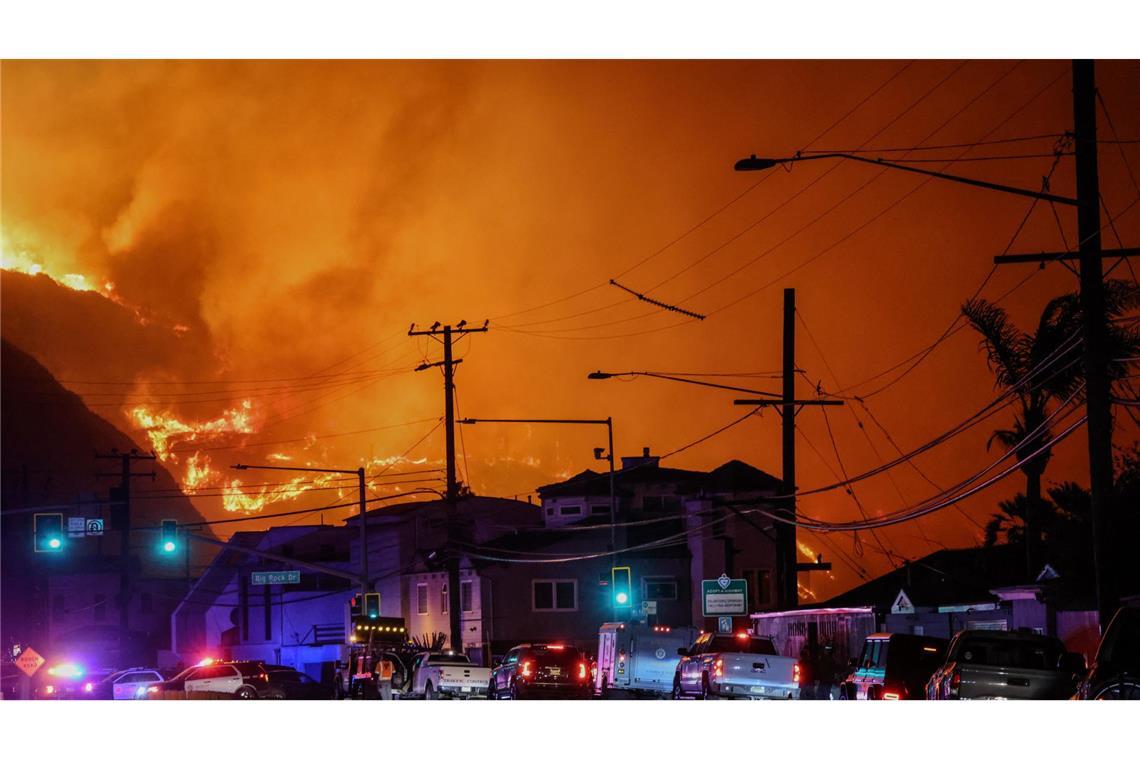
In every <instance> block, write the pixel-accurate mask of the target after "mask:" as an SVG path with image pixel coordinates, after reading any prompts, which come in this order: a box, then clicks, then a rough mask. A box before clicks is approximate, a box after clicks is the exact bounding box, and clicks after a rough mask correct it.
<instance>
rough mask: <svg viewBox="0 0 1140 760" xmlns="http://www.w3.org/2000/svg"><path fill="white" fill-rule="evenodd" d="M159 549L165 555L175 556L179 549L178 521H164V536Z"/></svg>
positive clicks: (159, 543)
mask: <svg viewBox="0 0 1140 760" xmlns="http://www.w3.org/2000/svg"><path fill="white" fill-rule="evenodd" d="M158 547H159V548H160V549H162V551H163V553H165V554H173V553H174V552H175V551H176V550H177V549H178V521H177V520H163V521H162V536H161V537H160V538H159V541H158Z"/></svg>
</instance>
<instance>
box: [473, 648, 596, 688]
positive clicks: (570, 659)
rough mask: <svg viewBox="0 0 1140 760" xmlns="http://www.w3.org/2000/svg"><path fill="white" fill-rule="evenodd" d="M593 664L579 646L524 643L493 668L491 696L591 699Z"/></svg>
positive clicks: (490, 686) (490, 685)
mask: <svg viewBox="0 0 1140 760" xmlns="http://www.w3.org/2000/svg"><path fill="white" fill-rule="evenodd" d="M592 695H593V684H591V683H590V666H589V664H588V663H587V662H586V657H585V655H583V654H582V652H580V651H579V650H578V649H577V648H576V647H572V646H563V645H561V644H523V645H522V646H517V647H515V648H514V649H512V650H511V651H509V652H507V656H506V657H504V658H503V662H502V663H501V664H500V665H499V666H498V667H496V668H495V669H493V670H492V671H491V680H490V683H489V684H488V685H487V698H488V699H534V698H540V697H544V696H547V697H553V698H555V699H589V698H590V697H591V696H592Z"/></svg>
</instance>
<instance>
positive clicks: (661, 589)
mask: <svg viewBox="0 0 1140 760" xmlns="http://www.w3.org/2000/svg"><path fill="white" fill-rule="evenodd" d="M645 598H646V599H651V600H652V599H676V598H677V580H676V579H675V578H665V577H656V578H654V577H648V578H646V579H645Z"/></svg>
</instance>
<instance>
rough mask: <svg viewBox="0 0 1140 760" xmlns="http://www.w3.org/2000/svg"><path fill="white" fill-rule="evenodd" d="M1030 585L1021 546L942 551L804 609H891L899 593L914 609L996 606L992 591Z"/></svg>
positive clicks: (1008, 545)
mask: <svg viewBox="0 0 1140 760" xmlns="http://www.w3.org/2000/svg"><path fill="white" fill-rule="evenodd" d="M1032 580H1033V579H1031V578H1027V575H1026V571H1025V550H1024V548H1022V547H1021V546H1018V545H1011V544H1001V545H998V546H991V547H978V548H973V549H943V550H941V551H937V552H934V553H933V554H929V555H927V556H925V557H922V558H921V559H917V560H914V561H912V562H908V563H906V564H905V565H903V566H902V567H899V568H897V569H895V570H892V571H891V572H889V573H887V574H886V575H881V576H879V577H878V578H875V579H874V580H871V581H867V582H866V583H864V584H863V585H861V586H856V587H855V588H853V589H851V590H849V591H846V592H844V593H842V594H839V595H838V596H835V597H832V598H831V599H828V600H827V601H825V602H821V603H819V604H813V605H804V607H807V608H810V607H876V608H879V609H890V607H891V605H892V604H893V603H894V601H895V598H896V597H897V596H898V593H899V591H900V590H902V591H905V592H906V595H907V598H909V599H910V601H911V603H912V604H914V605H915V606H916V607H936V606H939V605H945V604H961V603H969V602H981V601H996V600H997V597H996V596H994V595H993V594H992V593H990V592H991V589H996V588H1001V587H1006V586H1016V585H1019V584H1024V583H1026V582H1027V581H1032Z"/></svg>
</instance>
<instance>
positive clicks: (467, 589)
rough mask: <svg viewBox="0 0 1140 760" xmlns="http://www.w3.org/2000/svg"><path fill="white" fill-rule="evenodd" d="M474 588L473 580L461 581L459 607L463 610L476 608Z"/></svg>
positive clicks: (467, 610) (468, 610)
mask: <svg viewBox="0 0 1140 760" xmlns="http://www.w3.org/2000/svg"><path fill="white" fill-rule="evenodd" d="M474 590H475V584H474V583H473V582H472V581H460V582H459V609H461V610H462V611H463V612H470V611H471V610H472V609H474V607H473V605H472V603H473V602H474V601H475V600H474V598H473V592H474Z"/></svg>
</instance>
